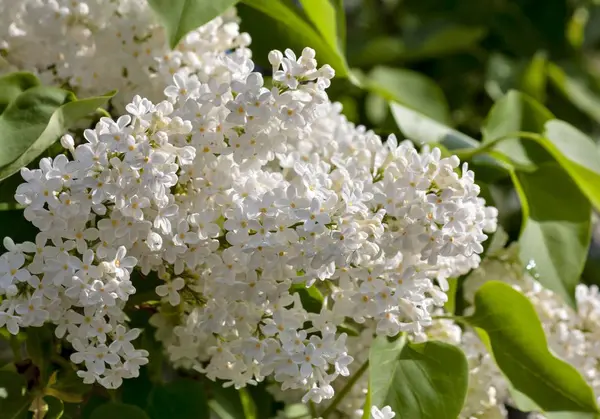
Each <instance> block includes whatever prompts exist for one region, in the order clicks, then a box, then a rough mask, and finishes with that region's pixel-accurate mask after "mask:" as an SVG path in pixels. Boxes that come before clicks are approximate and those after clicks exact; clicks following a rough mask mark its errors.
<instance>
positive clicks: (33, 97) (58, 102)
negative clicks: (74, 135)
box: [0, 86, 115, 180]
mask: <svg viewBox="0 0 600 419" xmlns="http://www.w3.org/2000/svg"><path fill="white" fill-rule="evenodd" d="M114 94H115V93H114V92H111V93H108V94H107V95H105V96H99V97H93V98H88V99H82V100H76V99H75V96H74V95H73V94H72V93H70V92H67V91H66V90H62V89H58V88H54V87H44V86H36V87H32V88H30V89H28V90H26V91H24V92H23V93H21V94H20V95H18V96H17V97H16V98H14V100H13V101H12V102H11V103H10V104H9V105H8V106H7V107H6V109H5V111H4V112H3V113H2V114H1V115H0V180H2V179H5V178H7V177H9V176H10V175H12V174H13V173H16V172H17V171H19V170H20V169H21V168H22V167H24V166H26V165H27V164H29V163H30V162H32V161H33V160H34V159H35V158H36V157H38V156H39V155H40V154H41V153H42V152H43V151H44V150H46V149H47V148H48V147H50V146H51V145H52V144H53V143H54V142H55V141H57V140H58V139H59V138H60V136H61V135H63V134H64V133H65V131H66V130H67V129H68V128H69V127H71V126H72V125H73V124H75V122H77V121H78V120H79V119H81V118H83V117H84V116H86V115H88V114H90V113H92V112H94V111H95V110H96V109H97V108H98V107H100V106H102V105H104V104H105V103H106V102H107V101H108V100H109V99H110V98H111V97H112V96H114Z"/></svg>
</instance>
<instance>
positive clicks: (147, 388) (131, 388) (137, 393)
mask: <svg viewBox="0 0 600 419" xmlns="http://www.w3.org/2000/svg"><path fill="white" fill-rule="evenodd" d="M148 374H149V373H148V366H143V367H142V368H140V375H139V376H138V377H135V378H130V379H127V380H123V385H122V386H121V400H122V401H123V403H127V404H133V405H135V406H138V407H140V408H142V409H145V408H146V406H147V405H148V398H149V396H150V393H151V392H152V388H153V386H154V385H153V383H152V381H150V377H149V375H148Z"/></svg>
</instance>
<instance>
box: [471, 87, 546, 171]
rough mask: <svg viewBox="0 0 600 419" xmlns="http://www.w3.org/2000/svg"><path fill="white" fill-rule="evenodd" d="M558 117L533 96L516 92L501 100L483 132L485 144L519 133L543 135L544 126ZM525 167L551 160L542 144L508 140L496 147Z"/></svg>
mask: <svg viewBox="0 0 600 419" xmlns="http://www.w3.org/2000/svg"><path fill="white" fill-rule="evenodd" d="M553 118H554V116H553V115H552V114H551V113H550V111H548V110H547V109H546V108H545V107H544V106H542V105H540V104H539V103H538V102H536V101H535V100H534V99H532V98H530V97H529V96H527V95H525V94H523V93H521V92H517V91H514V90H511V91H509V92H508V93H507V94H506V95H505V96H503V97H502V98H501V99H500V100H498V101H497V102H496V103H495V104H494V106H493V107H492V109H491V110H490V113H489V114H488V116H487V118H486V120H485V123H484V125H483V127H482V129H481V131H482V133H483V144H487V143H489V142H491V141H494V140H497V139H498V138H501V137H504V136H506V135H508V134H511V133H515V132H518V131H521V132H522V131H527V132H534V133H542V132H543V131H544V124H545V123H546V122H547V121H549V120H551V119H553ZM494 148H495V149H496V150H498V151H500V152H502V153H504V154H505V155H507V156H508V157H510V159H511V160H512V161H513V162H515V163H517V164H519V165H521V166H534V165H536V164H538V163H541V162H543V161H547V160H548V159H549V158H550V157H549V156H548V153H547V152H546V151H545V150H544V149H543V148H542V147H541V146H540V145H539V144H536V143H534V142H532V141H529V140H521V139H519V138H516V137H513V138H508V139H505V140H503V141H501V142H500V143H498V145H496V146H495V147H494Z"/></svg>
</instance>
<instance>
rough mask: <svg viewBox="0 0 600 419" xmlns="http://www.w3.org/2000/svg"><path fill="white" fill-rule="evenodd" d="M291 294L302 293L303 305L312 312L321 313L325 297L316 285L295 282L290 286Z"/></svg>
mask: <svg viewBox="0 0 600 419" xmlns="http://www.w3.org/2000/svg"><path fill="white" fill-rule="evenodd" d="M290 293H291V294H296V293H298V294H300V300H301V301H302V306H303V307H304V308H305V309H306V310H307V311H309V312H310V313H320V312H321V307H323V301H324V297H323V294H322V293H321V291H319V289H318V288H317V287H315V286H314V285H312V286H310V287H308V288H307V287H306V286H305V285H304V284H294V285H292V286H291V287H290Z"/></svg>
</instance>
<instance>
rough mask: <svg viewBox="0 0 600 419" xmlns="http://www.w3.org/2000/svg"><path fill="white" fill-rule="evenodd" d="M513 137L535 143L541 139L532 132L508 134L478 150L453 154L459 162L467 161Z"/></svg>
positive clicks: (458, 151)
mask: <svg viewBox="0 0 600 419" xmlns="http://www.w3.org/2000/svg"><path fill="white" fill-rule="evenodd" d="M515 137H518V138H522V139H524V140H532V141H536V142H539V141H540V140H541V139H542V136H541V135H539V134H535V133H533V132H524V131H516V132H510V133H508V134H505V135H503V136H501V137H498V138H494V139H493V140H492V141H490V142H489V143H486V144H483V145H482V146H481V147H479V148H472V149H471V148H469V149H460V150H456V151H454V154H456V155H457V156H458V158H459V159H461V160H467V159H470V158H472V157H474V156H476V155H478V154H481V153H485V152H487V151H489V150H491V149H493V148H494V147H496V146H497V145H498V143H501V142H502V141H504V140H510V139H511V138H515Z"/></svg>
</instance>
